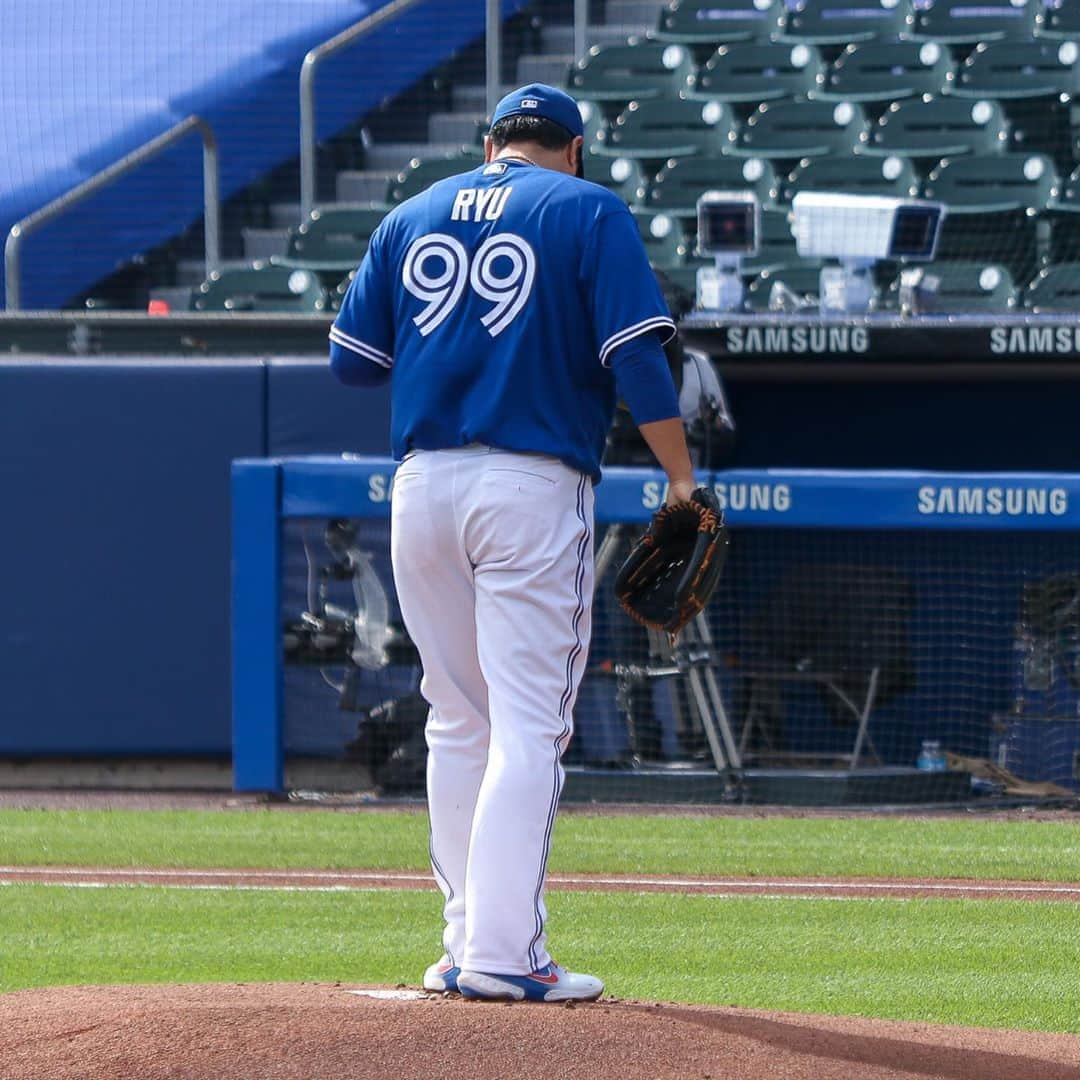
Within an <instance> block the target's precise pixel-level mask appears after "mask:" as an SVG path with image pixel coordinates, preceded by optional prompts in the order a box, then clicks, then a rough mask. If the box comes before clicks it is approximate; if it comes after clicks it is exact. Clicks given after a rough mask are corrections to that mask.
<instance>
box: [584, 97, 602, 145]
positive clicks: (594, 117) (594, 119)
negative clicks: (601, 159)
mask: <svg viewBox="0 0 1080 1080" xmlns="http://www.w3.org/2000/svg"><path fill="white" fill-rule="evenodd" d="M578 112H579V113H581V123H582V126H583V127H584V129H585V130H584V133H583V137H584V140H585V144H584V145H585V152H586V153H590V152H591V150H592V147H593V146H594V145H595V144H596V143H598V142H602V141H603V138H604V135H605V133H606V131H607V120H606V119H605V118H604V112H603V110H602V109H601V108H600V106H599V105H598V104H596V102H594V101H588V100H586V99H584V98H583V99H582V100H580V101H579V102H578Z"/></svg>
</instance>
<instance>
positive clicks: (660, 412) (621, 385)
mask: <svg viewBox="0 0 1080 1080" xmlns="http://www.w3.org/2000/svg"><path fill="white" fill-rule="evenodd" d="M611 367H612V370H613V371H614V372H615V385H616V386H617V387H618V390H619V395H620V397H621V398H622V399H623V401H625V402H626V407H627V408H628V409H629V410H630V415H631V416H632V417H633V418H634V423H635V424H637V425H638V426H639V427H640V425H642V424H651V423H652V422H653V421H654V420H670V419H671V418H672V417H675V416H678V415H679V399H678V396H677V395H676V393H675V380H674V379H672V377H671V369H670V368H669V367H668V362H667V357H666V356H665V355H664V350H663V348H662V347H661V345H660V340H659V338H658V337H657V336H656V334H655V333H645V334H639V335H638V336H637V337H634V338H631V339H630V340H629V341H628V342H626V343H625V344H623V345H619V346H618V347H617V348H616V349H615V350H613V352H612V353H611Z"/></svg>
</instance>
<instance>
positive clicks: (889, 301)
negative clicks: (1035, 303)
mask: <svg viewBox="0 0 1080 1080" xmlns="http://www.w3.org/2000/svg"><path fill="white" fill-rule="evenodd" d="M903 281H904V282H908V283H910V284H911V285H913V286H916V287H917V288H918V301H917V314H919V315H1005V314H1008V313H1009V312H1010V311H1013V310H1014V309H1015V308H1016V306H1017V304H1018V303H1019V297H1020V290H1019V289H1018V288H1017V287H1016V284H1015V282H1014V281H1013V278H1012V275H1011V274H1010V273H1009V269H1008V267H1006V266H1001V265H998V264H996V263H986V262H941V261H935V262H931V263H926V264H925V265H923V266H918V267H910V268H908V269H906V270H904V271H903ZM904 292H905V290H904V289H903V288H902V282H901V278H899V277H898V278H897V279H896V280H895V281H893V282H892V284H891V285H890V286H889V292H888V295H887V297H886V299H885V307H887V308H890V309H893V310H896V309H901V310H903V309H904V308H906V305H904V303H903V300H904V295H903V294H904Z"/></svg>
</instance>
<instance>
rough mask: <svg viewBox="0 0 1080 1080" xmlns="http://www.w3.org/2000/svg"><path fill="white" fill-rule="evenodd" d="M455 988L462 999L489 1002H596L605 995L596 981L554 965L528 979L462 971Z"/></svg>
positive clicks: (598, 981)
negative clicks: (479, 999)
mask: <svg viewBox="0 0 1080 1080" xmlns="http://www.w3.org/2000/svg"><path fill="white" fill-rule="evenodd" d="M457 985H458V990H459V991H460V992H461V996H462V997H467V998H488V999H490V1000H492V1001H595V1000H596V999H597V998H598V997H599V996H600V995H601V994H602V993H603V992H604V984H603V983H602V982H601V981H600V980H599V979H597V978H594V977H593V976H592V975H578V974H577V973H576V972H573V971H566V970H565V969H563V968H561V967H559V965H558V964H554V963H552V964H548V965H547V967H543V968H540V970H539V971H534V972H532V974H530V975H489V974H486V973H485V972H482V971H462V972H461V973H460V974H459V975H458V978H457Z"/></svg>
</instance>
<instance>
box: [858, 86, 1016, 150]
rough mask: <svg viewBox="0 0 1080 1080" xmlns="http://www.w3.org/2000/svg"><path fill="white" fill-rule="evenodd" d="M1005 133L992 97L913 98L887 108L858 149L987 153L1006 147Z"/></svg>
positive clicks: (1005, 124)
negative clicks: (974, 99) (975, 98)
mask: <svg viewBox="0 0 1080 1080" xmlns="http://www.w3.org/2000/svg"><path fill="white" fill-rule="evenodd" d="M1008 135H1009V124H1008V120H1007V119H1006V117H1005V113H1004V111H1003V110H1002V108H1001V106H1000V105H999V104H998V103H997V102H996V101H989V100H986V99H981V100H979V101H969V100H967V99H965V98H954V97H936V98H912V99H910V100H908V101H896V102H893V104H892V105H890V106H889V108H888V109H886V110H885V113H884V114H883V115H882V117H881V119H880V120H878V122H877V124H876V125H875V126H874V128H873V130H872V131H871V132H870V137H869V140H868V141H867V142H866V143H865V145H863V146H862V147H860V149H859V152H860V153H863V154H878V155H889V154H897V155H900V156H902V157H914V158H919V157H923V158H927V157H937V158H942V157H949V156H955V155H957V154H983V155H989V154H996V153H1001V152H1003V151H1004V150H1005V149H1006V146H1007V142H1008Z"/></svg>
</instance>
